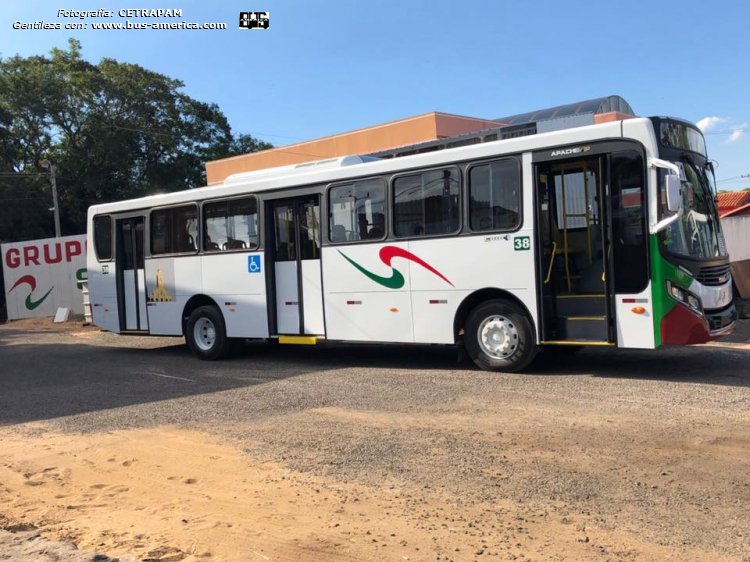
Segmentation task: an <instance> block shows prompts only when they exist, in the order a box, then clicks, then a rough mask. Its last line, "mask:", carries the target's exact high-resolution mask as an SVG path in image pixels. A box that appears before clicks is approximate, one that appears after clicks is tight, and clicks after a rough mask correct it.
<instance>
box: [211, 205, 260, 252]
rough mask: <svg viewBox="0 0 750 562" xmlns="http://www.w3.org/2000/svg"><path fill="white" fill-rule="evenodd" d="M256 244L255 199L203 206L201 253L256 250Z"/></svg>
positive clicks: (256, 215)
mask: <svg viewBox="0 0 750 562" xmlns="http://www.w3.org/2000/svg"><path fill="white" fill-rule="evenodd" d="M258 244H259V238H258V202H257V200H256V199H255V197H246V198H242V199H228V200H225V201H212V202H210V203H206V204H205V205H203V249H204V251H206V252H219V251H229V250H246V249H249V250H255V249H256V248H257V247H258Z"/></svg>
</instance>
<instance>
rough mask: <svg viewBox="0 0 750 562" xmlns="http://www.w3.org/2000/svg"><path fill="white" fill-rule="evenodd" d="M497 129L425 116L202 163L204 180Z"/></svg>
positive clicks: (220, 179) (211, 182)
mask: <svg viewBox="0 0 750 562" xmlns="http://www.w3.org/2000/svg"><path fill="white" fill-rule="evenodd" d="M497 126H498V123H497V121H489V120H486V119H475V118H473V117H462V116H460V115H448V114H446V113H426V114H424V115H417V116H416V117H409V118H406V119H401V120H398V121H392V122H390V123H384V124H382V125H376V126H374V127H368V128H364V129H357V130H354V131H349V132H346V133H341V134H339V135H332V136H330V137H323V138H320V139H315V140H311V141H307V142H301V143H296V144H290V145H287V146H281V147H278V148H272V149H269V150H263V151H261V152H253V153H250V154H242V155H239V156H233V157H231V158H223V159H221V160H214V161H212V162H206V178H207V183H208V185H214V184H218V183H221V182H223V181H224V180H225V179H226V178H227V177H228V176H230V175H232V174H237V173H240V172H250V171H253V170H262V169H264V168H273V167H276V166H286V165H289V164H300V163H302V162H310V161H313V160H322V159H324V158H332V157H335V156H347V155H350V154H371V153H373V152H378V151H381V150H388V149H391V148H397V147H399V146H406V145H410V144H416V143H420V142H425V141H431V140H437V139H440V138H445V137H452V136H456V135H462V134H466V133H471V132H474V131H480V130H482V129H489V128H491V127H497Z"/></svg>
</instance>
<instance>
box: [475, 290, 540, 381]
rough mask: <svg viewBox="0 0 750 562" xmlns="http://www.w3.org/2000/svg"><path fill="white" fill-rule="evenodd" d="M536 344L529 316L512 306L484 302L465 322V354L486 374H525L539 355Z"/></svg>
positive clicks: (504, 303)
mask: <svg viewBox="0 0 750 562" xmlns="http://www.w3.org/2000/svg"><path fill="white" fill-rule="evenodd" d="M493 324H494V325H495V327H494V328H493ZM493 331H494V333H493ZM483 335H484V339H483ZM493 336H494V337H496V338H497V339H494V338H493ZM535 340H536V338H535V337H534V330H533V328H532V324H531V321H530V320H529V318H528V316H527V315H526V313H525V312H524V311H523V310H521V308H520V307H519V306H518V305H516V304H514V303H512V302H508V301H505V300H500V299H497V300H491V301H487V302H484V303H482V304H480V305H478V306H477V307H476V308H474V310H472V311H471V313H470V314H469V317H468V318H467V319H466V327H465V330H464V342H465V345H466V352H467V353H468V355H469V357H471V359H472V361H474V363H476V365H477V366H478V367H480V368H481V369H484V370H485V371H503V372H507V373H516V372H518V371H522V370H523V369H525V368H526V367H528V366H529V364H530V363H531V362H532V361H533V360H534V357H536V354H537V352H538V351H539V347H538V346H537V345H536V341H535ZM493 344H495V347H496V349H494V350H493V349H491V347H493ZM493 351H494V352H493Z"/></svg>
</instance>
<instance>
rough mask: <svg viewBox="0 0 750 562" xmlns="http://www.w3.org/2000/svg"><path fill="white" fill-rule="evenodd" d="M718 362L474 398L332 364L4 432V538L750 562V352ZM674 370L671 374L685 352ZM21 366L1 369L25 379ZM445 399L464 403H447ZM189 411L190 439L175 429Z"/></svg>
mask: <svg viewBox="0 0 750 562" xmlns="http://www.w3.org/2000/svg"><path fill="white" fill-rule="evenodd" d="M19 327H20V328H22V329H24V330H28V331H29V333H28V334H27V335H25V334H20V335H18V336H17V337H16V339H15V340H11V341H9V342H8V341H6V345H9V346H11V347H12V346H26V345H30V343H31V342H33V341H37V342H39V343H45V344H47V345H49V344H50V343H51V342H52V341H53V340H52V339H51V338H52V336H49V335H48V331H49V332H50V333H51V332H54V333H56V334H58V335H56V336H54V337H55V338H58V339H55V340H54V341H55V342H58V341H59V342H64V343H61V345H63V346H64V347H66V348H69V347H70V346H72V345H80V344H81V343H82V342H85V346H86V347H85V348H81V350H83V351H81V353H82V352H85V351H87V350H89V349H92V350H93V349H95V346H97V345H105V344H106V345H113V343H112V342H114V341H116V342H117V345H122V346H132V345H134V344H135V343H138V341H139V340H144V339H143V338H140V339H132V340H128V341H125V342H123V338H120V339H118V340H114V339H113V338H114V336H112V335H110V334H101V333H99V332H97V331H95V330H92V329H81V328H80V327H77V326H71V325H67V326H63V327H57V328H55V329H54V330H52V329H49V330H48V327H45V326H44V325H37V324H33V325H31V326H18V325H16V326H15V329H19ZM35 330H36V332H35ZM59 334H62V335H59ZM0 335H1V334H0ZM66 338H67V339H66ZM154 342H156V343H154ZM157 344H158V340H153V339H152V340H147V341H146V343H144V345H155V346H157V347H158V345H157ZM0 345H1V344H0ZM8 349H10V348H6V350H8ZM55 349H57V348H55ZM707 349H708V351H706V350H704V351H703V352H701V351H700V350H690V351H689V352H687V353H692V354H694V359H693V360H692V361H693V362H691V363H685V366H686V367H687V366H688V365H689V364H694V363H695V364H698V362H701V361H702V362H705V364H707V365H708V364H712V363H714V364H716V365H717V369H725V370H727V372H728V374H727V375H726V376H725V375H721V376H718V375H717V378H715V379H709V381H707V382H708V383H707V382H704V381H703V379H701V380H700V381H695V382H683V381H679V382H677V383H675V382H673V381H670V380H669V379H670V377H671V375H667V376H666V377H665V380H653V379H648V378H647V379H646V380H633V379H630V378H627V376H626V375H625V374H624V371H626V370H632V369H633V368H635V367H638V368H648V369H653V368H654V367H657V370H658V365H659V363H658V361H656V362H650V363H649V362H646V363H639V362H638V361H631V362H628V361H627V356H623V358H624V359H623V364H624V366H623V367H622V369H623V377H624V378H622V380H620V379H618V378H614V379H613V378H612V377H611V376H610V377H605V378H604V379H588V378H581V377H580V376H576V375H573V376H568V375H565V376H562V375H554V376H553V375H550V376H549V377H544V376H541V377H540V376H537V375H526V376H523V375H519V376H514V377H507V378H500V379H498V378H495V377H493V376H488V375H485V374H481V373H470V376H471V377H476V378H475V379H474V381H475V382H472V379H468V380H467V376H466V373H465V372H462V371H449V370H445V371H440V370H436V369H434V368H433V367H434V365H433V363H429V362H428V363H426V364H423V365H422V369H421V373H420V372H408V371H406V372H398V371H396V370H394V369H392V368H390V367H377V368H368V369H366V370H365V371H364V372H361V373H360V372H357V371H356V370H354V369H344V370H343V371H342V372H341V373H338V371H337V370H336V369H332V368H330V366H328V365H326V369H325V370H321V371H320V372H319V373H315V374H314V375H311V374H309V373H306V372H304V371H300V373H299V374H297V375H296V378H294V379H290V378H287V379H283V380H277V379H273V378H271V379H268V380H264V384H261V385H258V386H255V387H248V388H241V389H239V390H238V389H230V390H222V391H221V392H218V393H213V394H198V395H196V396H191V397H178V398H176V399H168V400H166V399H165V400H162V401H157V402H154V403H152V404H147V405H133V406H118V407H112V408H110V409H108V410H106V411H105V412H92V413H85V412H84V413H82V414H76V415H73V416H69V417H60V418H55V419H53V420H48V421H39V420H36V421H35V420H31V421H25V422H23V423H14V424H7V425H5V426H0V529H7V530H11V531H14V532H15V533H14V534H11V535H8V534H7V533H6V534H2V532H1V531H0V560H2V559H3V554H5V553H4V552H3V551H2V549H3V545H6V546H7V549H8V551H7V552H11V542H13V541H15V542H16V543H18V542H19V541H21V542H24V541H25V542H24V544H23V545H21V546H22V547H23V548H27V549H31V550H29V552H30V554H28V555H25V558H24V556H21V555H13V556H11V557H10V558H8V557H7V556H6V559H13V560H24V562H25V561H26V560H28V562H31V561H34V562H36V561H39V560H45V561H46V560H47V559H49V560H50V561H52V560H75V561H76V562H78V560H102V561H103V560H109V559H110V558H108V557H112V558H115V557H116V558H119V559H120V560H122V561H130V560H144V561H163V562H167V561H170V562H177V561H187V562H198V561H209V560H217V561H222V560H225V561H254V560H257V561H266V560H274V561H296V560H326V561H327V560H332V561H338V560H342V561H344V560H347V561H348V560H352V561H354V560H372V561H375V560H377V561H379V560H394V561H401V560H430V561H433V560H435V561H438V560H439V561H446V562H447V561H448V560H455V561H463V560H484V559H487V560H524V561H529V560H537V561H540V560H551V561H552V560H570V561H579V560H593V561H601V562H604V561H619V560H622V561H633V560H639V561H640V560H647V561H650V560H654V561H656V560H674V561H680V562H682V561H687V560H690V561H696V562H704V561H705V562H709V561H717V560H722V561H733V562H747V561H750V516H749V515H748V510H747V506H748V505H750V478H749V475H750V416H748V404H750V401H749V398H750V392H748V386H750V377H749V376H748V374H750V373H749V371H750V368H748V367H747V365H748V364H749V363H748V361H747V360H748V358H750V354H748V351H750V346H748V345H747V343H743V342H729V343H725V344H717V345H716V346H714V347H713V348H707ZM0 353H2V348H0ZM104 353H108V354H109V355H103V357H107V356H110V357H111V354H112V353H115V352H114V351H113V349H110V350H107V351H105V352H104ZM256 353H257V354H258V355H259V357H257V358H256V368H257V369H258V371H259V372H261V371H269V372H278V371H279V370H283V369H287V370H290V371H295V369H297V368H298V366H297V365H298V363H297V359H295V356H294V354H293V352H292V355H291V356H289V358H286V359H285V358H279V356H276V355H271V354H272V353H273V350H270V351H268V352H267V353H268V354H269V356H268V357H271V359H268V357H266V356H262V355H261V354H260V352H257V351H256ZM300 353H302V352H300ZM335 353H336V352H334V354H333V355H332V356H333V357H336V354H335ZM675 353H676V355H674V356H670V357H672V361H679V354H680V353H683V354H685V353H686V352H680V351H677V352H675ZM704 353H713V354H715V355H713V356H710V357H708V358H706V357H705V356H704V355H702V354H704ZM181 354H182V351H179V350H178V351H175V352H171V351H169V352H167V355H166V356H164V357H159V358H158V360H159V361H163V362H164V366H163V368H159V369H156V370H154V371H153V374H154V375H155V377H156V382H155V383H154V384H159V385H172V384H174V385H189V384H190V383H188V382H185V381H191V380H192V381H194V382H195V381H197V380H198V378H199V377H198V374H197V371H194V372H185V369H184V368H182V367H179V368H176V369H175V370H169V368H167V367H166V365H169V364H170V363H172V364H174V363H179V365H183V363H182V361H185V363H184V365H193V363H191V362H190V361H191V360H190V358H187V357H185V358H184V359H183V357H182V355H181ZM131 356H132V357H137V355H123V356H119V355H118V356H116V357H117V359H116V363H117V365H119V366H120V367H121V368H122V369H125V368H126V367H127V362H128V360H129V357H131ZM13 357H15V356H13V355H11V354H9V353H8V354H5V355H4V356H3V358H0V359H3V361H0V362H1V363H2V364H3V365H4V366H5V367H4V368H5V369H7V368H8V366H9V363H8V362H9V361H11V360H12V359H13ZM325 357H328V356H325ZM586 357H587V356H584V361H583V364H584V365H586V361H585V359H586ZM598 357H599V356H596V355H594V356H593V359H590V361H591V362H590V363H589V367H591V365H599V363H598V361H599V359H598ZM618 357H619V356H618ZM243 359H244V358H243ZM365 360H370V359H367V356H365ZM6 361H8V362H6ZM61 361H62V360H61ZM266 361H273V363H272V364H266V363H265V362H266ZM315 361H317V359H314V360H313V362H315ZM323 361H329V359H327V358H324V359H323ZM345 362H346V361H345ZM230 363H231V362H230ZM53 364H54V362H53ZM299 364H300V365H305V366H309V364H310V361H309V360H307V361H300V362H299ZM416 364H417V365H419V360H417V363H416ZM205 365H206V364H204V363H197V364H195V366H194V367H191V368H195V369H199V368H204V367H205ZM734 365H737V366H738V368H739V369H740V372H739V374H733V373H734V371H733V366H734ZM249 367H250V366H249V365H248V364H239V365H238V364H237V363H236V362H235V365H234V367H232V369H238V370H239V371H243V372H245V371H247V369H248V368H249ZM206 368H207V367H206ZM217 368H218V369H224V368H225V367H216V366H214V367H211V369H217ZM602 368H603V367H602ZM743 368H744V369H745V370H744V372H743V371H742V369H743ZM664 369H665V370H669V369H668V368H667V367H666V363H665V364H664ZM19 372H20V373H22V372H23V371H19ZM295 372H296V371H295ZM234 373H235V371H234V370H227V371H225V372H223V376H224V377H230V376H239V375H234ZM221 374H222V373H221V372H220V373H219V375H221ZM2 376H3V374H2V371H0V379H2ZM247 376H252V377H259V376H260V375H259V374H256V373H250V374H249V375H247ZM210 377H214V378H217V374H216V373H215V372H213V371H212V372H211V374H210ZM359 377H361V378H359ZM485 377H487V378H485ZM218 378H221V377H220V376H218ZM550 379H552V380H550ZM555 379H557V380H555ZM139 380H140V379H139ZM322 381H325V382H324V383H322ZM454 381H455V382H454ZM718 382H721V384H716V383H718ZM729 383H732V384H729ZM39 384H42V385H43V384H48V383H47V382H40V383H39ZM113 384H115V386H113V387H112V392H114V393H117V392H124V390H122V389H120V388H118V387H117V386H116V385H117V384H120V383H119V382H118V381H117V380H114V381H113ZM134 384H136V383H134ZM141 384H143V383H141ZM322 384H324V385H325V389H324V391H322V394H321V395H320V396H319V395H317V394H316V391H320V390H321V387H322ZM362 384H364V385H367V386H366V387H365V389H364V390H362V389H361V388H360V387H358V386H356V385H362ZM444 385H458V386H449V387H448V388H446V389H445V392H446V393H445V394H442V392H443V386H444ZM569 385H570V386H569ZM160 388H161V387H160ZM360 393H362V395H363V396H364V395H366V396H367V398H366V400H367V401H366V402H364V403H363V402H357V400H358V399H359V398H357V396H359V394H360ZM378 393H380V394H382V396H380V397H379V398H378ZM373 394H374V395H375V397H373ZM339 395H341V396H343V397H341V398H340V397H339ZM321 396H323V397H324V398H321ZM302 397H305V398H302ZM428 398H429V400H428ZM66 399H67V400H72V401H75V400H76V397H75V396H66ZM284 399H287V400H290V402H292V403H293V406H292V407H289V406H288V405H287V404H285V403H284V402H283V400H284ZM305 399H308V400H310V403H309V404H307V403H304V402H300V401H303V400H305ZM1 401H2V399H0V402H1ZM274 404H275V405H276V408H275V409H273V408H272V406H273V405H274ZM446 404H448V405H446ZM172 408H179V410H178V411H179V412H180V422H179V423H165V421H166V420H167V419H171V418H173V417H174V415H173V410H172ZM222 408H225V409H226V412H222ZM240 408H247V410H246V413H243V412H245V410H240V411H239V413H237V414H236V415H235V414H233V413H232V412H233V411H234V410H238V409H240ZM71 411H76V409H75V408H71ZM209 411H210V414H209V413H205V412H209ZM196 412H197V413H196ZM222 415H223V416H225V417H222ZM233 416H234V417H233ZM29 419H31V416H29ZM24 533H25V534H24ZM39 535H41V538H40V537H39ZM44 539H48V540H51V541H54V542H53V543H44V542H40V541H44ZM71 545H75V549H77V550H74V549H73V547H72V546H71ZM13 548H15V547H13ZM13 552H16V553H20V552H22V550H21V549H16V550H13ZM40 553H41V554H40ZM45 553H46V554H45ZM95 553H100V554H99V557H97V554H95ZM47 555H48V556H49V558H44V556H47ZM104 555H106V556H104Z"/></svg>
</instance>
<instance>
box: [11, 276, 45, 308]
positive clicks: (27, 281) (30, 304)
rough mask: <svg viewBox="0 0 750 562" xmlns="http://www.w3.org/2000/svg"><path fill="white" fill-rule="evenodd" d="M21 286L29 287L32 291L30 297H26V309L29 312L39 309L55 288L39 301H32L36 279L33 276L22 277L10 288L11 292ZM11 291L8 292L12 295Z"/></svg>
mask: <svg viewBox="0 0 750 562" xmlns="http://www.w3.org/2000/svg"><path fill="white" fill-rule="evenodd" d="M19 285H28V286H29V287H31V291H29V296H28V297H26V308H28V309H29V310H34V309H35V308H36V307H38V306H39V305H40V304H42V303H43V302H44V299H46V298H47V297H48V296H49V294H50V293H51V292H52V289H54V288H55V287H54V286H53V287H52V288H51V289H50V290H49V291H47V292H46V293H45V294H44V296H43V297H42V298H41V299H39V300H36V301H35V300H32V299H31V293H33V292H34V290H35V289H36V279H35V278H34V276H33V275H24V276H23V277H21V278H20V279H19V280H18V281H16V282H15V284H14V285H13V286H12V287H11V288H10V291H12V290H13V289H15V288H16V287H18V286H19ZM10 291H8V292H9V293H10Z"/></svg>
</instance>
